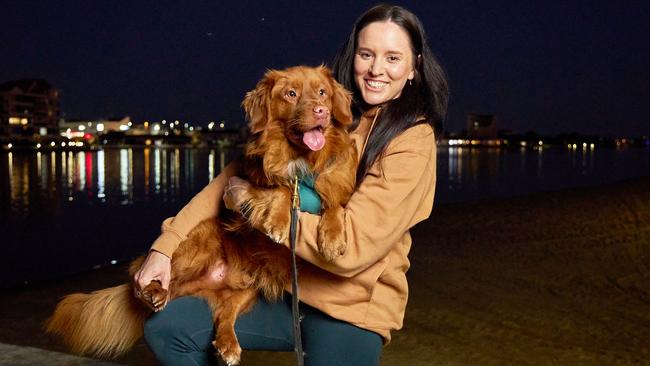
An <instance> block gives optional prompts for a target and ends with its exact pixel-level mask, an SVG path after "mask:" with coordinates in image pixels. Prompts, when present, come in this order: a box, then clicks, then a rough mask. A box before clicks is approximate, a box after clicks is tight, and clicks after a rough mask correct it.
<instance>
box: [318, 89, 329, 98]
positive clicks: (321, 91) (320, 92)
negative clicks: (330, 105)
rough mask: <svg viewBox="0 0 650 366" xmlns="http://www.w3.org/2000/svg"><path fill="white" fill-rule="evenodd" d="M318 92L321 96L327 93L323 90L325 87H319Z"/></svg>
mask: <svg viewBox="0 0 650 366" xmlns="http://www.w3.org/2000/svg"><path fill="white" fill-rule="evenodd" d="M318 94H319V95H320V96H321V97H322V96H323V95H325V94H327V93H326V92H325V89H321V90H319V91H318Z"/></svg>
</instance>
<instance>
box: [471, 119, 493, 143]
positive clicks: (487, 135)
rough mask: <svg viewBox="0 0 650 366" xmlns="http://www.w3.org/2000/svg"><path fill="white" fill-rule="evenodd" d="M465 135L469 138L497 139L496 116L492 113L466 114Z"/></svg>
mask: <svg viewBox="0 0 650 366" xmlns="http://www.w3.org/2000/svg"><path fill="white" fill-rule="evenodd" d="M467 137H469V138H470V139H483V140H494V139H497V118H496V117H495V116H494V115H493V114H478V113H468V114H467Z"/></svg>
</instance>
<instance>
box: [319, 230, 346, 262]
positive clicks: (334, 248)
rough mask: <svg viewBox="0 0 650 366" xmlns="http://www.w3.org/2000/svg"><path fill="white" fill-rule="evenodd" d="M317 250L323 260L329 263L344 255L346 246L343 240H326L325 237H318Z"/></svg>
mask: <svg viewBox="0 0 650 366" xmlns="http://www.w3.org/2000/svg"><path fill="white" fill-rule="evenodd" d="M318 249H319V251H320V254H321V255H322V256H323V257H324V258H325V260H327V261H329V262H331V261H333V260H335V259H336V258H338V257H340V256H342V255H343V254H345V251H346V249H347V244H346V243H345V240H343V238H328V237H327V235H319V237H318Z"/></svg>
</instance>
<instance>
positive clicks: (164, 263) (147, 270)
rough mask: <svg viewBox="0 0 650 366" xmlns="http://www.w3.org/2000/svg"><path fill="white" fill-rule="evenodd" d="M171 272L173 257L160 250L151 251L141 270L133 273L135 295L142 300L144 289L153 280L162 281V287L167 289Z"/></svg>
mask: <svg viewBox="0 0 650 366" xmlns="http://www.w3.org/2000/svg"><path fill="white" fill-rule="evenodd" d="M171 272H172V265H171V258H169V257H168V256H166V255H164V254H162V253H160V252H158V251H155V250H152V251H150V252H149V255H148V256H147V258H146V259H145V260H144V263H142V267H140V270H139V271H138V272H136V273H135V275H133V286H134V287H135V296H136V297H137V298H139V299H141V300H142V297H141V294H142V289H144V288H145V287H147V285H149V284H150V283H151V281H160V285H161V287H162V288H163V289H165V290H167V289H168V288H169V281H170V279H171Z"/></svg>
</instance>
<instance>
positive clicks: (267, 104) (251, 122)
mask: <svg viewBox="0 0 650 366" xmlns="http://www.w3.org/2000/svg"><path fill="white" fill-rule="evenodd" d="M275 80H276V71H274V70H269V71H267V72H266V74H264V77H263V78H262V80H260V81H259V82H258V83H257V86H256V87H255V89H253V90H251V91H249V92H248V93H246V97H244V101H243V102H242V107H244V111H245V112H246V119H248V130H249V132H250V133H251V134H253V135H254V134H256V133H259V132H262V131H264V128H265V127H266V124H267V122H268V120H269V118H270V115H271V90H272V89H273V85H274V84H275Z"/></svg>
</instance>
